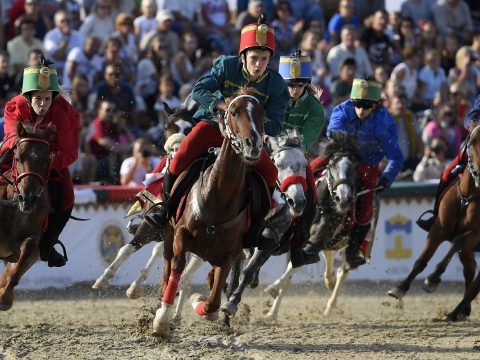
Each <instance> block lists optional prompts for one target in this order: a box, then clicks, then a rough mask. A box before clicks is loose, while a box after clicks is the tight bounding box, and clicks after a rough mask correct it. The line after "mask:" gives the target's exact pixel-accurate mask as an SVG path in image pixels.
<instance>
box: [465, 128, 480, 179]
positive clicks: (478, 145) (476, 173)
mask: <svg viewBox="0 0 480 360" xmlns="http://www.w3.org/2000/svg"><path fill="white" fill-rule="evenodd" d="M467 156H468V170H469V171H470V174H471V175H472V177H473V179H474V180H475V187H476V188H480V126H477V127H475V128H474V129H473V130H472V132H471V133H470V136H469V138H468V142H467Z"/></svg>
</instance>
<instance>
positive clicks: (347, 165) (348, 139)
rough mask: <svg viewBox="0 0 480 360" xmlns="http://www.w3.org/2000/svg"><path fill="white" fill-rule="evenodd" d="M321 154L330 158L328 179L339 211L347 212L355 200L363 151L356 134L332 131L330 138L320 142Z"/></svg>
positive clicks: (329, 188) (327, 172)
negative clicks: (358, 144) (360, 148)
mask: <svg viewBox="0 0 480 360" xmlns="http://www.w3.org/2000/svg"><path fill="white" fill-rule="evenodd" d="M320 156H321V157H323V158H328V159H329V162H328V166H327V171H326V175H325V176H326V181H327V186H328V191H329V194H330V197H331V198H332V200H333V201H334V203H335V205H336V209H337V212H339V213H346V212H347V211H349V210H350V208H351V206H352V204H353V202H354V200H355V186H356V183H357V178H358V165H359V163H360V160H361V153H360V150H359V149H358V147H357V143H356V138H355V136H354V135H348V134H347V133H345V132H340V131H339V132H333V133H331V136H330V140H329V141H327V142H324V143H321V144H320Z"/></svg>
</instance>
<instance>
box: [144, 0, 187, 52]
mask: <svg viewBox="0 0 480 360" xmlns="http://www.w3.org/2000/svg"><path fill="white" fill-rule="evenodd" d="M174 20H175V17H174V16H173V13H172V12H171V11H170V10H165V9H163V10H158V11H157V29H156V30H154V31H150V32H149V33H148V34H146V35H145V36H144V37H143V39H142V41H141V42H140V50H141V51H145V50H146V49H147V48H148V46H149V45H150V42H151V41H152V39H153V38H155V37H156V36H158V35H160V36H161V37H162V39H164V40H165V42H166V44H167V48H168V53H169V55H170V56H171V57H173V56H174V55H175V54H176V53H177V52H178V48H179V44H180V38H179V36H178V35H177V34H176V33H174V32H173V31H172V22H173V21H174Z"/></svg>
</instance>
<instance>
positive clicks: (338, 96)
mask: <svg viewBox="0 0 480 360" xmlns="http://www.w3.org/2000/svg"><path fill="white" fill-rule="evenodd" d="M355 72H356V62H355V59H354V58H346V59H345V60H344V61H343V62H342V66H341V68H340V76H339V78H338V79H336V80H335V81H334V82H333V84H332V87H331V88H332V97H333V106H337V105H338V104H340V103H341V102H344V101H345V100H347V99H349V98H350V93H351V92H352V85H353V79H354V78H355Z"/></svg>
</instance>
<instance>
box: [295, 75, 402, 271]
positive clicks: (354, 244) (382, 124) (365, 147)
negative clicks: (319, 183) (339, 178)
mask: <svg viewBox="0 0 480 360" xmlns="http://www.w3.org/2000/svg"><path fill="white" fill-rule="evenodd" d="M381 91H382V88H381V85H380V84H379V83H378V82H376V81H375V80H372V79H369V78H367V79H354V80H353V85H352V91H351V94H350V99H348V100H346V101H344V102H342V103H340V104H338V105H337V106H336V107H335V108H334V109H333V112H332V115H331V117H330V122H329V124H328V127H327V137H328V138H330V136H331V134H332V132H335V131H343V132H346V133H348V134H354V135H355V136H356V138H357V141H358V145H359V148H360V151H361V154H362V160H361V163H360V166H359V176H358V177H359V186H358V188H357V191H358V192H360V191H364V190H369V192H367V193H365V194H364V195H362V196H360V197H358V199H357V202H356V223H355V226H354V228H353V229H352V230H351V235H350V241H349V244H348V246H347V249H346V253H345V255H346V259H347V262H348V263H349V265H350V268H352V269H354V268H357V267H358V266H360V265H363V264H364V263H365V258H364V257H363V256H361V255H360V245H361V243H362V241H363V240H364V238H365V236H366V235H367V233H368V230H369V229H370V221H371V220H372V216H373V201H374V195H375V189H376V190H377V191H376V192H377V193H380V192H381V191H383V190H384V189H385V188H387V187H389V186H390V184H391V183H392V182H393V181H394V180H395V178H396V177H397V175H398V173H399V172H400V170H401V169H402V166H403V155H402V151H401V150H400V146H399V145H398V130H397V126H396V125H395V121H394V120H393V118H392V116H391V115H390V113H389V112H388V110H387V109H386V108H385V107H384V106H383V105H382V102H381ZM385 157H386V158H387V165H386V167H385V169H384V170H383V171H382V173H380V170H379V163H380V162H381V161H382V160H383V159H384V158H385ZM316 160H318V159H316ZM326 162H328V159H320V161H318V163H317V164H316V166H317V167H318V166H321V165H320V164H321V163H323V164H322V165H324V164H325V163H326ZM317 245H318V244H317ZM303 251H304V253H303V255H304V262H305V263H313V262H317V261H319V257H318V249H317V247H316V244H314V243H309V244H307V245H306V246H305V247H304V249H303Z"/></svg>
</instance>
